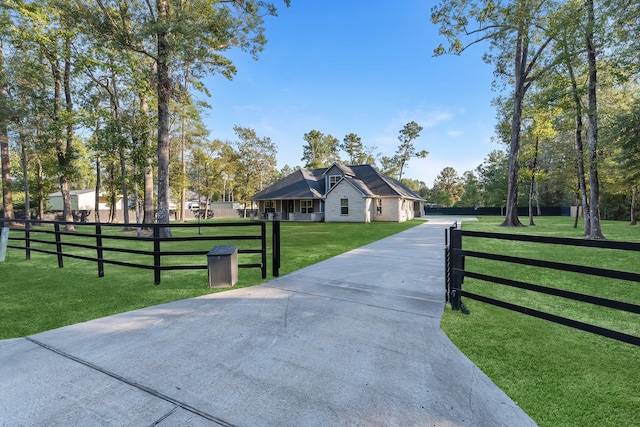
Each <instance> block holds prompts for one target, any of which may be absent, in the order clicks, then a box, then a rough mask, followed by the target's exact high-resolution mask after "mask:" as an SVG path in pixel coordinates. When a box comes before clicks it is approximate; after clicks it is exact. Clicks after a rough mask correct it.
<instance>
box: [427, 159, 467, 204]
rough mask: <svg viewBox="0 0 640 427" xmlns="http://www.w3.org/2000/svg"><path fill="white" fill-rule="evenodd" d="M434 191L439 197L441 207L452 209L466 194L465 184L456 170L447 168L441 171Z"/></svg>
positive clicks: (434, 185) (434, 184) (435, 182)
mask: <svg viewBox="0 0 640 427" xmlns="http://www.w3.org/2000/svg"><path fill="white" fill-rule="evenodd" d="M433 191H434V192H435V193H436V195H437V196H436V197H437V200H438V204H439V205H440V206H444V207H450V206H453V205H455V204H456V203H457V202H458V201H459V200H460V199H461V197H462V195H463V194H464V184H463V182H462V179H460V176H459V175H458V173H457V172H456V170H455V169H454V168H452V167H446V168H444V169H442V171H440V173H439V174H438V177H437V178H436V179H435V181H434V182H433Z"/></svg>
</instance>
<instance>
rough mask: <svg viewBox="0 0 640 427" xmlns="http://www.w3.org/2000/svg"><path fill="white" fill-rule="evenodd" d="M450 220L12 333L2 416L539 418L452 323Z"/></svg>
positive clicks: (6, 344)
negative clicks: (228, 284)
mask: <svg viewBox="0 0 640 427" xmlns="http://www.w3.org/2000/svg"><path fill="white" fill-rule="evenodd" d="M450 224H451V221H450V220H448V219H434V220H433V221H430V222H428V223H425V224H421V225H419V226H417V227H414V228H412V229H410V230H407V231H404V232H402V233H399V234H397V235H394V236H391V237H388V238H386V239H383V240H380V241H378V242H375V243H373V244H370V245H367V246H364V247H362V248H359V249H356V250H353V251H350V252H347V253H345V254H342V255H340V256H337V257H334V258H331V259H329V260H327V261H323V262H320V263H318V264H315V265H312V266H310V267H307V268H304V269H302V270H299V271H296V272H294V273H291V274H288V275H286V276H283V277H280V278H277V279H275V280H271V281H269V282H267V283H265V284H262V285H259V286H255V287H251V288H244V289H237V290H230V291H227V292H222V293H216V294H212V295H207V296H203V297H200V298H193V299H188V300H183V301H177V302H172V303H169V304H164V305H159V306H154V307H149V308H145V309H141V310H136V311H132V312H128V313H122V314H118V315H115V316H110V317H106V318H102V319H97V320H93V321H90V322H86V323H81V324H77V325H72V326H68V327H64V328H61V329H57V330H52V331H48V332H44V333H41V334H37V335H34V336H31V337H27V338H21V339H14V340H5V341H0V425H3V426H43V425H47V426H54V425H56V426H212V425H229V426H409V425H414V426H487V427H489V426H490V427H496V426H534V425H535V423H534V422H533V421H532V420H531V419H530V418H529V417H528V416H527V414H525V413H524V412H523V411H522V410H521V409H520V408H519V407H518V406H517V405H516V404H515V403H514V402H513V401H512V400H511V399H509V398H508V397H507V396H506V395H505V394H504V393H503V392H502V391H501V390H500V389H499V388H498V387H496V386H495V385H494V384H493V383H492V382H491V381H490V380H489V379H488V378H487V377H486V376H485V375H484V374H483V373H482V372H481V371H480V370H479V369H478V368H477V367H476V366H474V365H473V364H472V363H471V362H470V361H469V360H468V359H467V358H466V357H465V356H464V355H463V354H462V353H460V352H459V351H458V349H457V348H456V347H455V346H454V345H453V344H452V343H451V342H450V341H449V340H448V339H447V337H446V336H445V335H444V333H443V332H442V331H441V330H440V328H439V322H440V318H441V315H442V312H443V309H444V261H443V258H444V249H443V245H444V231H443V230H444V228H445V227H447V226H449V225H450ZM287 238H295V236H292V237H290V236H283V239H287ZM203 286H206V284H203Z"/></svg>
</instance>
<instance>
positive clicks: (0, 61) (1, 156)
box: [0, 40, 15, 226]
mask: <svg viewBox="0 0 640 427" xmlns="http://www.w3.org/2000/svg"><path fill="white" fill-rule="evenodd" d="M7 85H8V84H7V79H6V75H5V69H4V55H3V51H2V40H0V163H2V212H3V217H4V219H5V220H10V221H8V222H5V223H6V225H7V226H10V225H12V224H13V221H11V220H13V219H15V214H14V212H13V194H12V192H11V163H10V157H9V135H8V127H9V99H8V98H9V94H8V90H7Z"/></svg>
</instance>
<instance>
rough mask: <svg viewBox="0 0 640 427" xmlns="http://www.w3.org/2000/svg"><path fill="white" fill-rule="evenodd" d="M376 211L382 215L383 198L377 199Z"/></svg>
mask: <svg viewBox="0 0 640 427" xmlns="http://www.w3.org/2000/svg"><path fill="white" fill-rule="evenodd" d="M376 212H377V213H378V215H382V199H376Z"/></svg>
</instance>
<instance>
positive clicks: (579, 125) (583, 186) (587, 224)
mask: <svg viewBox="0 0 640 427" xmlns="http://www.w3.org/2000/svg"><path fill="white" fill-rule="evenodd" d="M567 65H568V69H569V77H570V78H571V92H572V94H573V102H574V104H575V107H576V132H575V137H576V150H577V156H578V190H579V191H580V201H581V203H582V216H583V222H584V236H585V237H586V236H588V235H589V234H590V233H591V221H590V220H589V199H588V197H587V180H586V178H585V169H584V144H583V143H582V129H583V128H584V124H583V122H582V102H581V100H580V94H579V93H578V83H577V82H576V78H575V74H574V72H573V67H572V65H571V60H568V61H567Z"/></svg>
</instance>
